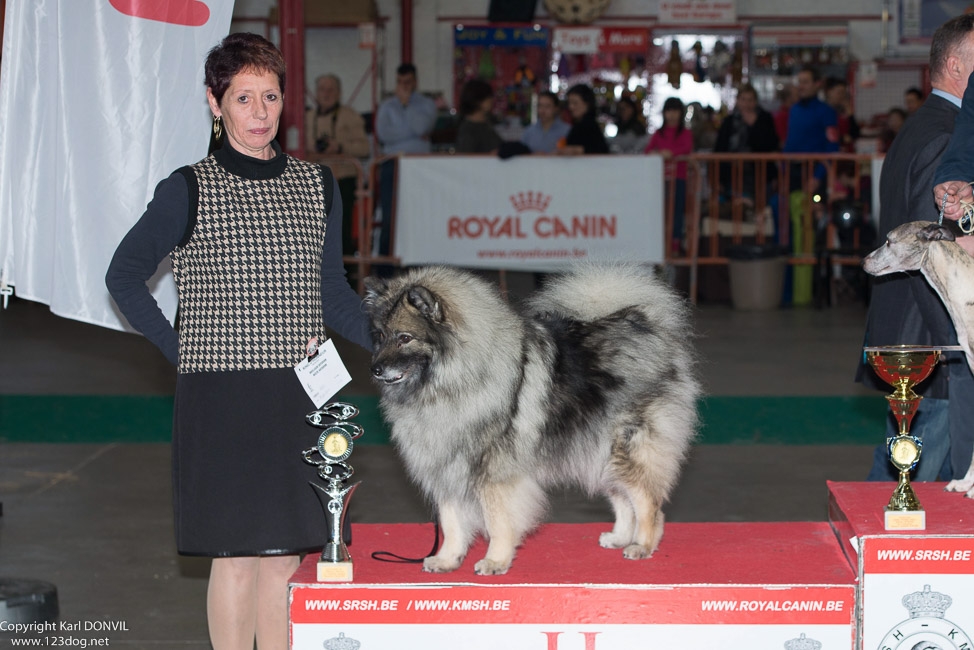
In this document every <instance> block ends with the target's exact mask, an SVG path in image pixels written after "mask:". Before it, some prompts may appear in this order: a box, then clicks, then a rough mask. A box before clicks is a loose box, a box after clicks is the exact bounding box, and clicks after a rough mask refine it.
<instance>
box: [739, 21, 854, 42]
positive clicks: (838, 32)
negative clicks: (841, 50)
mask: <svg viewBox="0 0 974 650" xmlns="http://www.w3.org/2000/svg"><path fill="white" fill-rule="evenodd" d="M848 44H849V28H848V27H846V26H844V25H815V26H811V27H810V26H808V25H767V26H756V27H754V28H753V29H752V30H751V47H775V46H792V47H798V46H803V45H804V46H808V47H823V46H832V47H843V46H846V45H848Z"/></svg>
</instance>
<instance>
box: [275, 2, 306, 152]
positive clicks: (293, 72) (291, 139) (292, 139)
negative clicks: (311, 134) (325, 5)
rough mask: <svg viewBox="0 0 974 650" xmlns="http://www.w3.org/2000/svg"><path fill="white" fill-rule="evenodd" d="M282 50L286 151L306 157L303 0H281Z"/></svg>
mask: <svg viewBox="0 0 974 650" xmlns="http://www.w3.org/2000/svg"><path fill="white" fill-rule="evenodd" d="M278 6H279V10H280V17H281V53H282V54H283V55H284V63H285V65H287V88H285V89H284V116H283V117H282V119H281V122H282V124H281V127H280V128H281V129H283V131H284V139H283V142H284V150H285V151H286V152H287V153H289V154H291V155H292V156H295V157H297V158H304V0H280V2H279V4H278Z"/></svg>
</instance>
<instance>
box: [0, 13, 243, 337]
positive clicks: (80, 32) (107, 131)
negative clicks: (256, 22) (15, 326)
mask: <svg viewBox="0 0 974 650" xmlns="http://www.w3.org/2000/svg"><path fill="white" fill-rule="evenodd" d="M116 7H118V8H116ZM232 10H233V0H205V1H203V2H201V1H200V0H170V1H169V2H165V3H163V2H156V3H145V2H143V3H138V2H135V3H133V2H131V1H130V0H70V1H69V2H66V1H63V0H7V5H6V23H5V26H4V39H3V62H2V69H0V281H3V282H6V283H8V284H11V285H14V286H15V289H16V293H17V295H18V296H20V297H22V298H27V299H29V300H36V301H39V302H43V303H46V304H48V305H50V306H51V311H53V312H54V313H56V314H58V315H61V316H67V317H69V318H74V319H77V320H81V321H85V322H89V323H95V324H98V325H104V326H106V327H112V328H116V329H121V328H123V326H124V325H123V321H122V319H121V316H120V315H119V314H118V313H117V312H116V311H115V309H114V307H113V305H112V302H111V299H110V298H109V296H108V293H107V291H106V290H105V282H104V277H105V271H106V269H107V267H108V263H109V261H110V260H111V256H112V253H113V252H114V250H115V247H116V246H117V244H118V242H119V241H120V240H121V239H122V237H123V236H124V234H125V233H126V232H127V231H128V229H129V228H130V227H131V226H132V224H133V223H135V221H136V220H137V219H138V218H139V217H140V216H141V214H142V212H143V211H144V210H145V205H146V203H147V202H148V200H149V199H150V198H151V196H152V191H153V189H154V188H155V185H156V184H157V183H158V182H159V181H160V180H162V179H163V178H165V177H166V176H168V175H169V174H170V173H171V172H172V171H173V170H174V169H176V168H177V167H180V166H181V165H185V164H188V163H192V162H195V161H197V160H199V159H200V158H202V157H203V156H205V155H206V147H207V142H208V136H209V128H210V116H209V110H208V109H207V107H206V100H205V89H204V87H203V60H204V58H205V56H206V52H207V51H208V50H209V49H210V48H211V47H213V46H214V45H216V44H217V43H218V42H219V41H220V39H222V38H223V37H224V36H225V35H226V34H227V31H228V29H229V25H230V16H231V12H232ZM146 11H149V12H153V13H156V14H157V15H154V16H150V17H138V16H134V15H129V14H130V13H139V12H143V13H144V12H146ZM123 12H127V13H123ZM166 14H168V15H166ZM163 276H164V273H163V272H162V271H161V272H160V273H159V274H157V277H158V278H160V280H159V281H158V282H156V283H155V287H154V293H156V297H157V299H158V300H159V302H160V306H161V307H162V308H163V311H164V312H165V313H166V314H167V316H170V317H172V315H173V314H174V312H175V307H176V296H175V289H174V287H173V286H172V280H171V276H165V277H163ZM0 317H2V315H0Z"/></svg>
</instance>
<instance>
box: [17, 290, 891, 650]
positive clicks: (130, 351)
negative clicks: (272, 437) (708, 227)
mask: <svg viewBox="0 0 974 650" xmlns="http://www.w3.org/2000/svg"><path fill="white" fill-rule="evenodd" d="M864 317H865V309H864V307H863V306H862V305H856V304H846V305H842V306H838V307H833V308H829V309H825V310H812V309H793V310H779V311H773V312H754V313H742V312H735V311H732V310H731V309H729V308H727V307H721V306H704V307H700V308H697V309H696V310H695V312H694V320H695V328H696V330H697V332H698V334H699V342H698V347H699V350H700V356H701V374H702V376H703V380H704V384H705V387H706V390H707V392H708V393H709V394H712V395H754V396H774V395H860V394H863V395H867V394H873V395H876V398H877V399H881V397H880V396H879V394H876V393H871V392H870V391H864V390H863V389H862V388H861V387H860V386H858V385H856V384H854V383H853V382H852V376H853V373H854V369H855V364H856V360H857V358H858V355H859V354H860V353H861V352H860V344H861V341H862V326H863V322H864ZM339 349H340V352H341V353H342V356H343V358H344V359H345V360H346V364H347V365H348V366H349V369H350V371H351V373H352V375H353V377H354V379H353V385H352V387H351V391H350V392H355V393H370V392H372V391H373V389H372V387H371V385H370V384H369V383H368V381H367V376H368V375H367V365H368V360H367V355H366V354H365V353H364V352H363V351H360V350H358V349H357V348H355V347H354V346H349V345H347V344H344V342H339ZM173 385H174V380H173V371H172V369H171V368H170V367H169V366H168V364H167V363H166V362H165V361H164V360H163V359H162V357H161V356H160V355H159V354H158V353H157V351H156V350H155V349H154V348H153V347H152V346H151V345H149V344H148V343H147V342H146V341H145V340H143V339H142V338H141V337H138V336H136V335H132V334H125V333H119V332H113V331H109V330H105V329H102V328H99V327H94V326H90V325H85V324H82V323H77V322H74V321H70V320H66V319H62V318H58V317H55V316H53V315H51V314H50V312H49V311H48V310H47V309H46V307H44V306H42V305H37V304H34V303H28V302H25V301H21V300H16V299H15V300H13V301H12V302H11V305H10V308H9V309H7V310H6V311H4V312H0V394H49V395H52V396H56V395H67V394H167V393H171V392H172V390H173ZM52 407H56V402H52ZM0 416H2V414H0ZM781 426H782V427H787V426H788V423H787V422H782V423H781ZM822 426H823V427H824V426H828V421H827V419H824V417H823V422H822ZM881 436H882V434H881V433H880V432H877V441H878V440H879V438H881ZM871 456H872V447H871V446H842V447H814V448H813V447H803V446H772V445H748V446H720V445H712V446H707V445H703V446H698V447H696V448H695V449H694V450H693V453H692V455H691V457H690V460H689V462H688V463H687V466H686V469H685V471H684V474H683V478H682V480H681V483H680V485H679V486H678V488H677V490H676V493H675V495H674V498H673V501H672V503H670V504H669V506H668V507H667V508H666V513H667V519H668V520H669V521H678V522H679V521H789V520H793V521H801V520H805V521H813V520H824V519H825V518H826V487H825V481H826V480H839V481H847V480H861V479H862V478H863V477H864V476H865V474H866V472H867V471H868V468H869V465H870V463H871ZM822 459H827V460H826V461H825V462H823V460H822ZM352 460H353V464H354V465H355V468H356V472H357V475H358V477H359V478H361V479H362V481H363V483H362V486H361V487H360V489H359V490H358V492H357V493H356V496H355V500H354V501H353V502H352V506H351V512H352V517H353V520H354V521H358V522H422V521H428V513H427V509H426V507H425V505H424V504H423V502H422V500H421V499H420V498H419V497H418V496H417V494H416V491H415V490H414V489H413V488H412V486H411V485H410V484H409V482H408V480H407V479H406V478H405V476H404V475H403V472H402V470H401V468H400V465H399V463H398V461H397V459H396V457H395V454H394V452H393V451H392V450H391V449H390V448H387V447H379V446H370V447H360V448H359V451H358V452H357V453H356V455H355V456H354V457H353V459H352ZM0 501H2V503H3V516H2V517H0V578H14V577H21V578H33V579H41V580H47V581H50V582H53V583H55V584H56V585H57V587H58V591H59V601H60V606H61V618H62V620H66V621H101V620H111V621H124V622H125V623H126V627H127V631H120V632H112V633H107V634H106V633H97V634H96V633H94V632H90V633H76V634H75V636H76V637H78V638H84V637H89V638H94V637H96V636H108V637H110V639H111V646H112V647H125V648H186V647H200V648H205V647H207V646H208V642H207V632H206V619H205V612H204V602H205V590H206V575H207V572H208V568H209V567H208V565H209V563H208V561H207V560H201V559H191V558H181V557H179V556H178V555H176V553H175V550H174V545H173V532H172V517H171V505H170V477H169V446H168V445H164V444H61V445H44V444H19V443H18V444H5V445H3V446H0ZM308 516H320V513H309V514H308ZM549 519H550V520H552V521H562V522H587V521H608V519H609V511H608V508H607V506H606V505H605V504H603V503H601V502H593V501H591V500H589V499H586V498H584V497H583V496H581V495H579V494H576V493H573V492H564V493H559V494H557V495H555V498H554V499H553V506H552V510H551V513H550V517H549ZM430 541H431V543H432V539H431V540H430ZM389 550H392V551H395V549H394V548H391V549H389ZM8 643H9V640H4V638H3V636H2V634H0V648H2V647H7V645H6V644H8Z"/></svg>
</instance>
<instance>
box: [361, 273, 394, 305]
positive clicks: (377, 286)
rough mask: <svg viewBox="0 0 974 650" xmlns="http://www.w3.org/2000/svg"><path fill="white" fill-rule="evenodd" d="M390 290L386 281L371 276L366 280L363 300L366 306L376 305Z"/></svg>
mask: <svg viewBox="0 0 974 650" xmlns="http://www.w3.org/2000/svg"><path fill="white" fill-rule="evenodd" d="M388 288H389V284H388V283H387V282H386V281H385V280H383V279H382V278H376V277H373V276H371V275H370V276H369V277H367V278H365V298H363V302H365V304H366V305H374V304H375V303H376V302H378V300H379V298H381V297H382V295H383V294H384V293H385V292H386V289H388Z"/></svg>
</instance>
